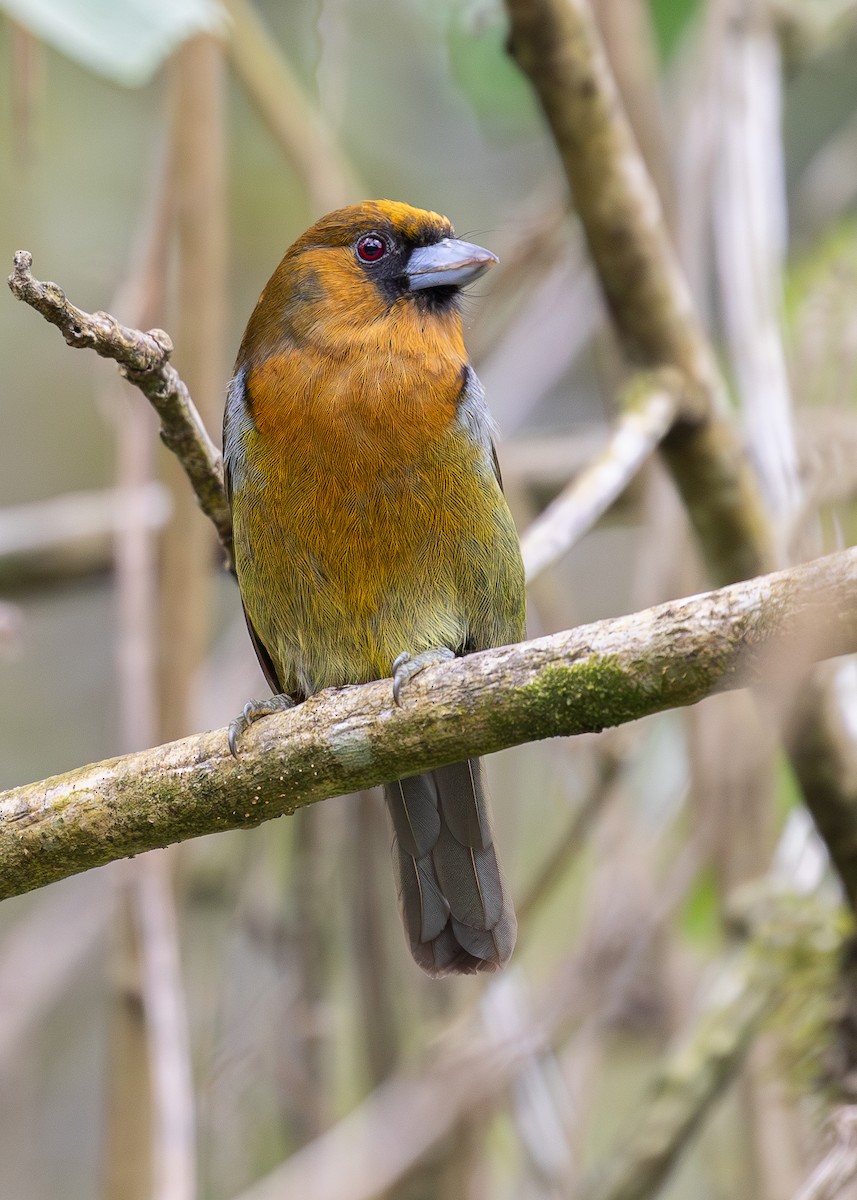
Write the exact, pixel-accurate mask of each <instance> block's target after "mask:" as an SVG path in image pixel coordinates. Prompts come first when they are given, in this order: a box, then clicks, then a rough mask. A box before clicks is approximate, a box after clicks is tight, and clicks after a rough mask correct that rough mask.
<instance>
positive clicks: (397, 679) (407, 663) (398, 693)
mask: <svg viewBox="0 0 857 1200" xmlns="http://www.w3.org/2000/svg"><path fill="white" fill-rule="evenodd" d="M453 658H455V651H454V650H450V649H449V647H448V646H438V647H436V648H435V649H432V650H423V652H422V653H421V654H410V653H409V652H408V651H407V650H403V651H402V653H401V654H400V655H399V656H398V658H397V659H396V660H395V662H394V663H393V703H394V704H395V705H397V706H400V705H401V703H402V688H403V687H404V686H405V684H406V683H409V682H410V680H412V679H413V677H414V676H415V675H419V673H420V671H424V670H425V669H426V667H435V666H438V665H439V664H440V663H445V662H450V661H451V660H452V659H453Z"/></svg>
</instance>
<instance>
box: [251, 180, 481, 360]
mask: <svg viewBox="0 0 857 1200" xmlns="http://www.w3.org/2000/svg"><path fill="white" fill-rule="evenodd" d="M496 261H497V259H496V256H495V255H493V254H492V253H491V252H490V251H489V250H484V249H483V248H482V247H481V246H474V245H472V244H471V243H469V242H463V241H459V240H458V239H457V238H456V237H455V233H454V231H453V228H452V225H451V224H450V222H449V220H448V219H447V218H446V217H442V216H440V215H439V214H438V213H434V212H427V211H424V210H422V209H418V208H412V207H411V206H410V205H408V204H402V203H399V202H398V201H394V200H376V201H370V202H366V203H364V204H354V205H351V206H349V207H348V208H340V209H337V210H336V212H332V213H328V215H327V216H325V217H322V218H321V220H320V221H317V222H316V223H315V225H313V226H311V227H310V228H309V229H308V230H307V231H306V233H304V234H302V235H301V237H299V238H298V240H297V241H296V242H295V243H294V244H293V245H292V246H291V247H290V248H289V250H288V251H287V252H286V255H285V257H284V258H283V260H282V262H281V263H280V265H279V266H278V267H277V269H276V271H275V272H274V274H273V275H272V276H271V278H270V280H269V281H268V284H267V286H266V287H265V290H264V291H263V292H262V295H261V296H260V297H259V302H258V304H257V305H256V308H255V310H254V312H253V315H252V317H251V318H250V322H249V324H248V326H247V329H246V331H245V334H244V338H243V340H242V343H241V349H240V351H239V354H238V365H239V366H248V367H251V368H252V367H253V366H256V365H258V364H260V363H262V362H264V361H265V360H266V359H268V358H269V357H270V356H271V355H275V354H278V353H281V352H282V351H283V350H284V349H285V348H286V346H287V345H288V344H289V343H291V345H292V346H293V347H294V348H297V349H300V348H301V347H302V346H305V345H313V346H314V347H316V348H317V349H322V348H324V349H326V350H329V351H331V352H333V353H336V352H337V350H338V349H340V348H341V347H343V346H345V345H348V344H351V345H352V346H353V345H354V342H355V340H359V339H360V338H361V337H362V336H363V335H364V334H365V333H367V331H372V330H373V328H375V329H377V324H376V323H377V322H378V321H379V320H381V319H384V318H388V319H390V320H392V322H393V325H394V326H395V327H396V332H397V334H402V333H404V334H405V335H407V332H408V330H409V329H410V328H413V327H414V322H415V321H416V322H417V323H418V325H419V328H420V332H421V334H423V335H424V336H431V333H432V329H434V331H435V333H436V335H437V336H438V337H441V338H444V339H452V340H454V341H455V342H456V343H460V341H461V334H460V318H459V314H458V293H459V290H460V288H461V287H463V286H464V285H465V284H467V283H470V282H471V281H472V280H474V279H475V278H476V277H477V276H479V275H481V274H482V272H483V271H485V270H486V269H487V268H488V267H490V266H492V265H493V264H494V263H495V262H496ZM429 314H430V315H431V317H432V318H434V320H431V321H426V320H425V317H426V316H427V315H429ZM462 350H463V347H462Z"/></svg>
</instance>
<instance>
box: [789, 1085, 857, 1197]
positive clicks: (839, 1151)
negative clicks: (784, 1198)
mask: <svg viewBox="0 0 857 1200" xmlns="http://www.w3.org/2000/svg"><path fill="white" fill-rule="evenodd" d="M830 1128H831V1132H832V1135H833V1137H832V1140H833V1145H832V1146H831V1148H830V1150H829V1151H828V1152H827V1154H826V1155H825V1156H824V1158H823V1159H822V1160H821V1162H820V1163H819V1164H818V1166H817V1167H816V1168H815V1170H814V1171H813V1172H812V1174H811V1175H810V1176H809V1178H808V1179H807V1180H806V1182H805V1183H804V1185H803V1187H802V1188H801V1189H800V1191H799V1192H797V1194H796V1195H795V1197H794V1200H836V1198H837V1197H838V1196H842V1195H843V1194H844V1192H843V1189H844V1188H845V1187H846V1185H847V1184H849V1183H851V1182H852V1181H853V1180H854V1179H856V1178H857V1106H855V1105H853V1104H848V1105H845V1106H843V1107H842V1108H839V1109H837V1110H836V1111H835V1112H834V1113H833V1114H832V1116H831V1118H830Z"/></svg>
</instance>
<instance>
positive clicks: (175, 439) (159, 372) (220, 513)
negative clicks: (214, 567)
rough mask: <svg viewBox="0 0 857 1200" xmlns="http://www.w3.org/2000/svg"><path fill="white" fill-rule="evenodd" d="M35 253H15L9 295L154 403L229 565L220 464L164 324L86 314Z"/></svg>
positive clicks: (227, 514) (229, 520)
mask: <svg viewBox="0 0 857 1200" xmlns="http://www.w3.org/2000/svg"><path fill="white" fill-rule="evenodd" d="M32 265H33V256H32V255H31V254H30V253H29V251H27V250H18V251H17V252H16V254H15V268H14V270H13V272H12V274H11V275H10V276H9V287H10V288H11V290H12V292H13V294H14V295H15V296H16V297H17V298H18V299H19V300H23V301H24V303H25V304H29V305H30V307H31V308H34V309H35V310H36V312H38V313H41V315H42V316H43V317H44V318H45V320H46V321H49V322H50V323H51V324H52V325H56V326H57V328H58V329H59V330H60V332H61V333H62V335H63V337H64V338H65V340H66V342H67V343H68V344H69V346H75V347H78V348H83V347H89V348H90V349H92V350H94V351H95V352H96V354H99V355H100V356H101V357H102V358H112V359H113V360H114V362H116V363H118V364H119V369H120V371H121V372H122V374H123V375H124V376H125V378H126V379H127V380H128V381H129V383H133V384H134V385H135V387H138V388H139V389H140V391H141V392H142V393H143V394H144V395H145V396H146V398H147V399H148V400H149V401H150V402H151V403H152V405H153V406H154V408H155V410H156V411H157V413H158V415H159V417H160V418H161V437H162V439H163V441H164V444H165V445H166V446H167V447H168V448H169V449H170V450H172V451H173V453H174V454H175V455H176V456H177V457H178V459H179V460H180V462H181V464H182V466H183V467H184V469H185V471H186V473H187V476H188V478H189V479H190V482H191V486H192V487H193V490H194V492H195V493H196V496H197V499H198V500H199V503H200V506H201V508H202V511H203V512H204V513H205V515H206V516H207V517H209V518H210V519H211V521H212V522H213V523H214V527H215V529H216V530H217V536H218V537H219V539H220V544H221V546H222V547H223V552H224V554H225V556H226V560H227V563H228V564H229V566H230V568H231V565H232V518H231V515H230V512H229V505H228V504H227V503H226V494H225V491H224V488H223V463H222V460H221V457H220V454H219V452H218V450H217V448H216V447H215V445H214V443H213V442H212V441H211V439H210V437H209V436H208V433H207V432H206V430H205V427H204V425H203V423H202V421H201V419H200V416H199V413H198V412H197V411H196V409H195V408H194V406H193V401H192V400H191V398H190V395H189V393H188V390H187V388H186V387H185V385H184V384H183V383H182V381H181V379H180V378H179V375H178V373H177V372H176V370H175V368H174V367H172V366H171V365H170V362H169V359H170V355H171V354H172V351H173V344H172V342H171V341H170V338H169V336H168V335H167V334H166V333H164V331H163V330H162V329H151V330H149V332H148V333H143V332H142V331H141V330H139V329H129V328H128V327H127V326H125V325H121V324H120V323H119V322H118V321H117V320H116V319H115V317H111V316H110V315H109V314H108V313H101V312H96V313H88V312H84V311H83V309H80V308H77V307H75V305H73V304H72V303H71V302H70V301H69V300H67V299H66V296H65V293H64V292H63V290H62V288H60V287H58V286H57V284H55V283H43V282H42V281H41V280H38V279H36V278H35V277H34V276H33V274H32V271H31V269H30V268H31V267H32Z"/></svg>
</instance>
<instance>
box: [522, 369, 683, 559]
mask: <svg viewBox="0 0 857 1200" xmlns="http://www.w3.org/2000/svg"><path fill="white" fill-rule="evenodd" d="M680 404H681V387H680V386H677V381H675V380H671V379H670V378H669V373H664V372H659V373H657V374H655V375H653V376H645V377H643V378H637V379H635V380H634V381H633V382H632V383H631V384H630V385H629V387H628V388H627V389H626V391H625V393H624V398H623V401H622V408H623V410H624V411H623V412H622V414H621V416H620V417H619V418H618V420H617V422H616V425H615V427H614V429H613V435H612V437H611V438H610V441H609V443H608V444H607V446H605V448H604V449H603V450H602V451H601V453H600V454H599V455H598V456H597V457H596V458H595V459H594V460H593V461H592V462H591V463H590V464H589V466H587V467H586V468H585V469H584V470H583V471H581V473H580V474H579V475H578V476H576V477H575V478H574V479H573V480H572V482H571V483H570V484H569V485H568V486H567V487H566V488H564V489H563V491H562V492H560V494H559V496H557V498H556V499H555V500H554V501H553V502H552V503H551V504H549V505H548V507H547V508H546V509H545V510H544V512H542V513H541V514H540V515H539V516H538V517H537V518H536V520H535V521H533V523H532V524H531V525H530V526H529V528H528V529H527V531H526V533H525V534H524V536H523V537H522V538H521V553H522V554H523V557H524V567H525V569H526V572H527V580H528V582H532V580H533V579H535V578H536V576H538V575H540V574H541V572H542V571H544V570H545V569H546V568H547V567H548V566H550V564H551V563H553V562H556V560H557V559H558V558H560V557H561V556H562V555H563V554H565V553H566V552H567V551H568V550H570V549H571V547H572V546H573V545H574V543H575V542H577V541H578V540H579V539H580V538H581V537H582V536H583V535H584V534H585V533H587V532H588V531H589V530H590V529H591V528H592V526H593V525H594V524H595V522H596V521H597V520H598V519H599V517H601V516H603V515H604V513H605V512H606V511H607V509H608V508H609V507H610V506H611V504H613V502H614V501H615V500H616V499H617V498H618V497H619V496H620V495H621V494H622V492H623V491H624V490H625V488H626V487H627V486H628V484H629V483H630V482H631V480H632V479H633V478H634V476H635V475H636V474H637V472H638V471H639V469H640V467H641V466H642V464H643V463H644V462H645V461H646V459H647V458H648V457H649V455H650V454H652V453H653V451H654V450H656V449H657V447H658V445H659V443H660V442H661V440H662V439H663V437H664V436H665V434H666V433H667V432H668V430H669V428H670V426H671V425H672V423H673V420H674V418H675V415H676V413H677V412H678V410H679V407H680Z"/></svg>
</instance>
